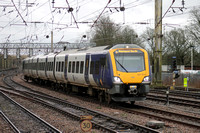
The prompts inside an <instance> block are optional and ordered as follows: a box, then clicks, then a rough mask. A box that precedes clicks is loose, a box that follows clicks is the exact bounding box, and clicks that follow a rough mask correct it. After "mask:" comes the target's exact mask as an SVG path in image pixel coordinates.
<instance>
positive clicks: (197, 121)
mask: <svg viewBox="0 0 200 133" xmlns="http://www.w3.org/2000/svg"><path fill="white" fill-rule="evenodd" d="M77 97H79V96H77ZM79 98H81V99H83V100H85V97H84V98H83V97H79ZM88 99H91V98H88ZM90 102H94V99H92V100H90ZM105 106H106V105H105ZM111 107H113V106H111ZM114 108H117V109H120V110H123V111H125V112H128V113H132V114H139V115H143V116H145V117H150V118H154V119H157V120H162V121H167V122H173V123H178V124H182V125H186V126H189V127H194V128H198V129H200V117H194V116H193V115H188V114H187V115H184V114H180V113H175V112H172V111H166V110H162V109H158V108H151V107H146V106H141V105H136V106H134V109H130V108H129V107H128V108H127V107H122V106H117V105H116V106H114Z"/></svg>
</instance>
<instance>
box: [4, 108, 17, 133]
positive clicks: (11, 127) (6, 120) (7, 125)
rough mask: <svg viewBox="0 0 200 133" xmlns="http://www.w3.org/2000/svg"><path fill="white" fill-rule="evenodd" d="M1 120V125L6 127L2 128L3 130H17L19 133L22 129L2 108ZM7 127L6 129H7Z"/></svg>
mask: <svg viewBox="0 0 200 133" xmlns="http://www.w3.org/2000/svg"><path fill="white" fill-rule="evenodd" d="M0 122H1V125H2V126H3V127H4V129H1V130H3V131H1V132H6V131H8V130H9V131H10V132H16V133H19V132H20V131H19V130H18V129H17V127H16V126H15V125H14V124H13V123H12V122H11V121H10V120H9V118H8V117H7V116H6V115H5V114H4V113H3V112H2V111H1V110H0ZM5 128H6V129H5Z"/></svg>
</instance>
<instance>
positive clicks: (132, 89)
mask: <svg viewBox="0 0 200 133" xmlns="http://www.w3.org/2000/svg"><path fill="white" fill-rule="evenodd" d="M128 92H129V94H134V95H136V94H137V93H138V90H137V86H136V85H130V86H129V90H128Z"/></svg>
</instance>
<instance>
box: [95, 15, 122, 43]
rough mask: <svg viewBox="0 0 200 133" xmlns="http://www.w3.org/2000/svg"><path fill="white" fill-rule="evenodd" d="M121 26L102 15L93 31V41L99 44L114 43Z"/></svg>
mask: <svg viewBox="0 0 200 133" xmlns="http://www.w3.org/2000/svg"><path fill="white" fill-rule="evenodd" d="M119 29H120V26H117V25H116V24H115V23H114V22H113V21H112V20H111V19H110V18H109V17H101V18H100V20H99V21H98V23H97V24H96V25H95V26H94V29H93V31H92V39H91V40H92V41H93V42H95V43H96V45H97V46H102V45H112V44H114V42H115V40H114V38H116V35H117V32H118V31H119Z"/></svg>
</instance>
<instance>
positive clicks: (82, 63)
mask: <svg viewBox="0 0 200 133" xmlns="http://www.w3.org/2000/svg"><path fill="white" fill-rule="evenodd" d="M83 66H84V62H83V61H81V67H80V73H83Z"/></svg>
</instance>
